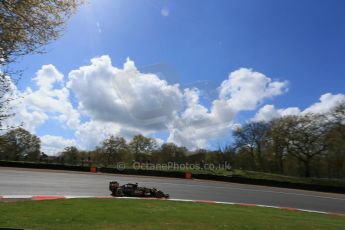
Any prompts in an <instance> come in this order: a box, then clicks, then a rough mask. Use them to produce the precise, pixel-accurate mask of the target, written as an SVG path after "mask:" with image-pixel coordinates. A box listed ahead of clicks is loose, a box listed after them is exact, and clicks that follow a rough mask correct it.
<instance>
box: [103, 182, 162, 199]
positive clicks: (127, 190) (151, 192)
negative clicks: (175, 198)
mask: <svg viewBox="0 0 345 230" xmlns="http://www.w3.org/2000/svg"><path fill="white" fill-rule="evenodd" d="M109 190H110V191H111V195H112V196H137V197H155V198H169V194H166V193H164V192H162V191H161V190H158V189H156V188H147V187H139V186H138V183H135V184H131V183H129V184H124V185H122V186H120V184H119V183H118V182H117V181H111V182H110V183H109Z"/></svg>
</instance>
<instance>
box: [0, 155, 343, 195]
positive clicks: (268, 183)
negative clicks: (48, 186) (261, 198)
mask: <svg viewBox="0 0 345 230" xmlns="http://www.w3.org/2000/svg"><path fill="white" fill-rule="evenodd" d="M0 166H4V167H17V168H38V169H55V170H70V171H82V172H90V167H86V166H73V165H61V164H44V163H30V162H13V161H0ZM97 172H101V173H113V174H126V175H142V176H158V177H172V178H185V173H184V172H175V171H159V170H135V169H116V168H106V167H100V168H97ZM193 178H194V179H203V180H213V181H223V182H232V183H241V184H253V185H264V186H272V187H282V188H293V189H304V190H312V191H319V192H333V193H342V194H345V187H340V186H339V187H336V186H327V185H317V184H302V183H292V182H285V181H274V180H266V179H254V178H246V177H241V176H219V175H212V174H193Z"/></svg>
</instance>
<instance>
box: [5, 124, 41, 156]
mask: <svg viewBox="0 0 345 230" xmlns="http://www.w3.org/2000/svg"><path fill="white" fill-rule="evenodd" d="M40 145H41V141H40V139H39V138H38V137H37V136H35V135H33V134H31V133H30V132H28V131H27V130H25V129H23V128H17V129H13V130H11V131H9V132H7V133H6V134H5V135H3V136H2V137H1V153H0V154H1V158H2V159H5V160H27V161H38V160H39V158H40Z"/></svg>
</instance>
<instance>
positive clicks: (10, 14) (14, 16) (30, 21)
mask: <svg viewBox="0 0 345 230" xmlns="http://www.w3.org/2000/svg"><path fill="white" fill-rule="evenodd" d="M83 2H84V1H83V0H49V1H42V0H1V1H0V125H1V121H3V120H5V119H6V118H7V117H8V116H10V115H11V114H10V113H9V107H8V104H9V101H10V100H11V99H13V98H12V95H11V93H12V91H11V89H12V88H11V80H10V78H9V76H11V78H13V75H15V74H16V73H18V70H16V71H14V70H11V69H10V67H9V64H11V63H13V62H15V61H17V59H18V58H19V57H21V56H23V55H27V54H33V53H42V52H44V49H43V46H44V45H46V44H47V43H49V42H50V41H52V40H56V39H57V38H59V37H60V35H61V33H62V31H63V29H64V27H65V23H66V21H67V19H68V18H69V17H70V16H71V15H72V14H73V13H74V12H75V11H76V9H77V7H78V6H79V5H81V4H82V3H83ZM0 127H1V126H0Z"/></svg>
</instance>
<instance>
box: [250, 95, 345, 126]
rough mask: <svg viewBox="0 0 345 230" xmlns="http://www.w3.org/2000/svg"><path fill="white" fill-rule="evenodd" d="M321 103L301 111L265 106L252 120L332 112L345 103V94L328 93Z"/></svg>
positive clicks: (322, 97) (294, 108) (322, 96)
mask: <svg viewBox="0 0 345 230" xmlns="http://www.w3.org/2000/svg"><path fill="white" fill-rule="evenodd" d="M319 100H320V101H319V102H317V103H314V104H313V105H311V106H309V107H307V108H306V109H305V110H303V111H301V110H300V109H299V108H297V107H289V108H285V109H276V108H275V107H274V105H265V106H263V107H262V108H260V109H259V111H258V112H257V113H256V115H255V116H254V118H253V119H252V120H254V121H270V120H272V119H275V118H279V117H283V116H289V115H303V114H308V113H314V114H320V113H326V112H328V111H330V110H331V109H332V108H334V107H335V106H337V105H338V104H339V103H341V102H345V95H344V94H331V93H326V94H323V95H321V97H320V99H319Z"/></svg>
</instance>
